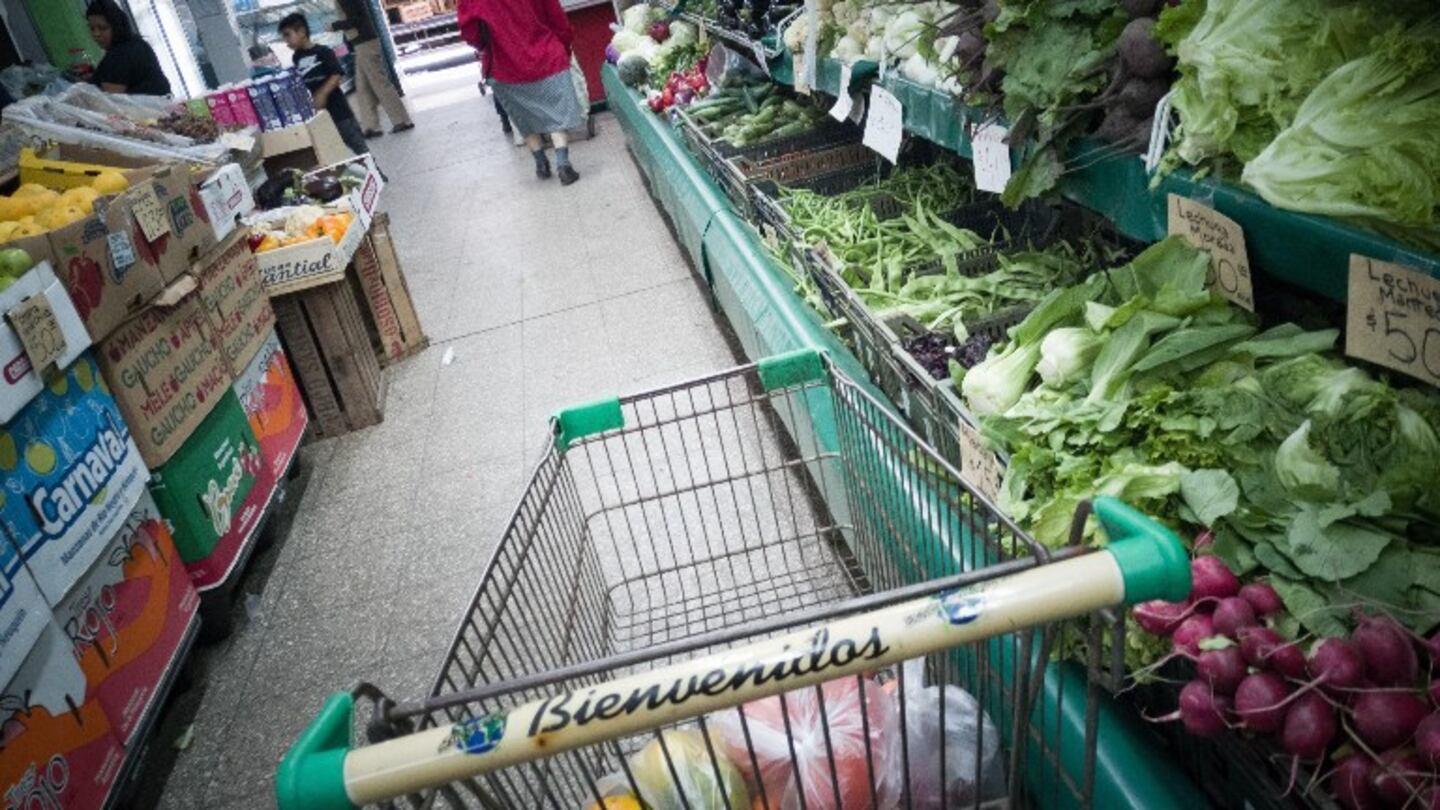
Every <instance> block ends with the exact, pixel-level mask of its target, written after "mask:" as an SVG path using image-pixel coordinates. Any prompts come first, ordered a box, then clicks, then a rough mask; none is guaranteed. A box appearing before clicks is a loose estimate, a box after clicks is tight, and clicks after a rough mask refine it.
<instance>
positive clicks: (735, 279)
mask: <svg viewBox="0 0 1440 810" xmlns="http://www.w3.org/2000/svg"><path fill="white" fill-rule="evenodd" d="M837 75H838V74H837ZM603 77H604V84H605V89H606V93H607V95H608V97H609V101H610V108H611V109H612V110H613V111H615V113H616V116H617V118H618V119H619V121H620V124H621V127H622V129H624V130H625V133H626V136H627V138H628V139H629V142H630V146H631V150H632V151H633V152H634V153H635V159H636V162H637V164H638V165H640V166H641V168H642V170H643V171H645V173H646V175H647V176H648V177H649V178H650V182H651V188H652V192H653V193H654V194H655V196H656V198H657V200H659V202H660V203H661V205H662V206H663V207H664V208H665V209H666V211H667V212H668V213H669V215H670V216H671V218H672V219H675V220H677V221H679V220H683V219H691V218H694V217H695V216H696V210H695V209H694V207H693V206H688V207H687V206H685V204H683V203H682V207H681V208H680V209H677V208H674V207H672V205H671V203H669V202H668V201H669V200H676V199H681V200H685V199H690V200H693V199H696V198H703V199H708V198H710V197H712V196H713V197H714V198H715V199H716V201H718V203H719V206H718V207H717V208H715V209H713V210H712V212H711V213H710V215H709V218H708V219H707V220H706V221H705V222H704V223H703V225H702V226H701V227H700V233H701V237H702V244H701V250H700V258H699V260H698V261H697V263H696V266H697V267H701V268H704V269H703V272H704V274H705V277H706V278H707V280H709V282H710V284H711V288H712V292H713V294H714V297H715V300H716V302H717V303H718V306H719V307H720V309H721V310H722V311H723V312H724V314H725V316H726V318H727V319H728V321H729V322H730V324H731V326H732V328H733V329H734V331H735V333H736V335H737V337H738V338H739V340H740V343H741V345H742V347H743V349H744V351H745V353H746V355H747V356H748V357H750V358H751V359H758V358H761V357H765V356H769V355H773V354H776V353H780V352H784V351H790V350H794V349H800V348H805V347H818V348H822V349H824V350H826V351H827V352H828V353H829V354H830V356H831V357H832V358H834V360H835V362H836V363H837V364H838V365H839V366H840V368H842V369H843V370H844V371H845V372H846V373H847V374H850V375H851V376H853V377H855V378H856V379H857V380H865V379H867V378H866V375H865V373H864V370H863V368H862V367H861V365H860V363H859V361H858V360H857V359H856V358H855V357H854V356H853V355H852V354H850V352H849V351H848V350H847V349H846V348H845V347H844V346H843V345H842V344H841V343H840V342H839V341H838V340H837V339H836V338H835V336H834V335H832V334H831V333H829V332H828V331H827V330H826V329H825V327H824V325H823V323H822V322H821V320H820V317H819V315H818V314H817V313H815V312H814V311H813V310H811V309H810V308H809V307H808V306H807V305H806V304H805V303H804V302H803V301H802V300H801V299H800V298H799V297H798V296H797V295H796V294H795V293H794V290H793V286H792V283H791V282H790V280H789V278H788V277H787V276H786V275H785V273H784V271H783V270H781V269H780V268H779V267H778V266H777V265H776V264H775V263H774V262H773V261H772V260H771V259H770V258H769V256H768V255H767V253H766V251H765V248H764V246H763V245H762V244H761V241H760V238H759V236H758V234H757V233H756V232H755V230H754V229H753V228H752V227H751V226H750V225H749V224H748V223H746V222H745V221H744V220H743V219H742V218H741V217H740V215H739V214H737V213H736V212H735V211H734V210H733V208H731V207H730V205H729V203H728V201H727V200H726V199H725V198H724V197H723V195H721V194H720V193H719V191H718V190H717V189H716V188H715V187H714V185H713V183H711V181H710V179H709V178H708V176H707V175H706V174H705V173H704V171H703V170H702V169H701V168H700V167H699V165H698V164H697V163H696V161H695V160H694V159H693V158H692V157H691V156H690V155H689V154H688V153H687V152H686V151H685V150H684V147H683V146H682V145H681V143H680V138H679V135H678V133H676V132H675V131H674V130H673V128H672V127H671V126H670V125H669V123H668V122H666V121H665V120H664V119H661V118H660V117H658V116H655V115H653V114H651V113H649V112H648V110H646V109H644V107H643V106H642V104H641V101H640V98H639V97H638V95H636V94H635V93H634V92H632V91H631V90H629V89H628V88H626V87H624V86H623V85H622V83H621V82H620V81H619V77H618V75H617V74H616V72H615V70H614V68H613V67H611V66H606V67H605V68H604V71H603ZM832 86H833V85H832ZM692 184H693V185H694V186H695V187H693V188H690V189H686V190H680V189H676V188H672V187H673V186H678V185H692ZM678 230H679V228H678V226H677V231H678ZM682 241H683V237H682ZM686 248H687V250H689V249H690V247H689V246H688V245H687V246H686ZM692 255H693V254H692ZM867 388H868V389H869V390H870V391H871V393H872V394H875V395H876V396H877V398H878V399H879V400H880V401H882V402H885V400H884V397H883V395H880V394H879V393H878V392H877V391H875V389H874V387H873V386H868V385H867ZM886 405H887V407H889V408H891V410H894V406H893V404H890V403H888V402H887V403H886ZM796 413H797V418H807V419H808V418H815V419H817V420H818V419H820V418H823V414H821V413H818V412H817V411H816V410H814V409H812V410H811V412H810V413H808V414H807V412H806V409H804V408H800V409H797V410H796ZM821 434H822V435H823V431H822V432H821ZM895 485H896V486H899V487H903V486H904V485H903V483H901V482H896V483H895ZM915 504H916V508H917V512H923V511H924V509H925V501H924V500H923V498H922V499H920V500H917V501H915ZM829 506H830V508H831V509H832V511H835V510H837V509H838V510H839V511H843V508H844V507H843V505H837V504H829ZM839 518H840V515H839V514H837V519H839ZM916 525H925V520H924V519H923V518H921V517H917V521H916ZM922 543H923V539H922V538H917V550H920V551H923V550H924V549H923V547H921V545H922ZM968 556H970V555H968V554H967V557H968ZM1090 689H1091V687H1090V686H1089V685H1087V683H1086V679H1085V673H1084V671H1083V669H1081V668H1080V667H1078V666H1076V665H1073V664H1052V665H1050V666H1049V667H1048V668H1047V669H1046V674H1045V683H1044V689H1043V690H1042V693H1041V694H1042V699H1041V703H1040V705H1038V706H1037V707H1036V717H1038V718H1042V719H1043V723H1044V725H1043V726H1042V727H1043V728H1046V729H1047V730H1051V729H1053V730H1056V731H1057V732H1058V736H1059V738H1060V740H1061V756H1062V759H1063V762H1064V767H1065V769H1066V771H1067V772H1068V774H1078V773H1080V772H1081V771H1082V762H1083V758H1084V751H1083V744H1082V742H1081V741H1082V740H1083V739H1084V731H1085V728H1086V724H1087V722H1088V721H1089V720H1090V718H1088V717H1087V716H1086V711H1085V707H1086V700H1085V697H1086V695H1087V694H1088V690H1090ZM1099 701H1100V702H1099V705H1098V712H1097V716H1096V718H1095V722H1096V723H1097V724H1098V725H1097V728H1098V735H1097V740H1098V744H1097V751H1096V766H1095V785H1094V794H1093V801H1092V804H1093V806H1096V807H1106V808H1124V807H1134V808H1155V809H1156V810H1162V809H1163V808H1177V810H1178V808H1189V807H1202V806H1204V804H1205V801H1204V798H1203V796H1202V794H1201V793H1200V792H1199V791H1198V790H1197V789H1196V788H1195V786H1194V785H1193V784H1192V783H1191V782H1190V781H1189V780H1188V779H1186V778H1185V777H1184V776H1183V774H1182V773H1181V771H1180V770H1179V768H1178V767H1177V766H1176V764H1175V763H1174V762H1173V761H1171V760H1170V759H1169V758H1168V757H1163V756H1161V757H1157V756H1156V755H1155V751H1156V750H1158V749H1159V745H1158V742H1157V741H1156V740H1154V738H1153V737H1152V735H1151V733H1150V732H1149V731H1147V730H1146V729H1145V728H1144V725H1143V723H1141V722H1140V721H1139V719H1138V718H1136V717H1135V716H1134V715H1133V714H1131V713H1130V712H1128V711H1127V710H1125V709H1124V708H1122V707H1120V706H1119V705H1118V704H1116V703H1114V702H1113V701H1112V700H1111V699H1110V698H1109V697H1106V696H1100V697H1099ZM1047 733H1048V731H1047ZM1071 743H1073V745H1072V744H1071ZM1028 750H1030V751H1032V752H1034V751H1035V750H1036V749H1035V748H1034V747H1033V746H1032V747H1031V748H1030V749H1028ZM1029 764H1030V766H1031V767H1030V768H1029V769H1028V770H1029V776H1030V779H1029V780H1028V781H1030V782H1031V783H1033V784H1034V794H1035V796H1036V797H1037V798H1039V799H1040V800H1041V801H1042V802H1045V804H1046V806H1047V807H1067V806H1071V805H1072V802H1071V799H1070V796H1069V794H1068V792H1067V791H1063V790H1057V789H1054V785H1055V784H1056V782H1055V779H1057V778H1058V777H1056V775H1055V774H1054V772H1053V766H1052V765H1051V764H1050V763H1049V762H1046V761H1044V760H1041V759H1040V758H1039V757H1038V756H1037V755H1035V754H1032V755H1031V757H1030V760H1029Z"/></svg>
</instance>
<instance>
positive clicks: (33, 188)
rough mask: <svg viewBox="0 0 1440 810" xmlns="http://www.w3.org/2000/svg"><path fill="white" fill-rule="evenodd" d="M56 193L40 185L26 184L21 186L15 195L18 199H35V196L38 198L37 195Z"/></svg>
mask: <svg viewBox="0 0 1440 810" xmlns="http://www.w3.org/2000/svg"><path fill="white" fill-rule="evenodd" d="M54 193H55V192H54V191H52V190H51V189H48V188H46V187H44V186H42V185H40V184H39V183H26V184H25V185H23V186H21V187H20V188H17V189H15V195H14V196H16V197H33V196H36V195H39V194H54Z"/></svg>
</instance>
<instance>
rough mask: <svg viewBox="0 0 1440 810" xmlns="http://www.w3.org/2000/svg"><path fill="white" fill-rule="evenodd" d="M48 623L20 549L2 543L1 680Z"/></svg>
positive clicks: (11, 672)
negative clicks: (21, 557)
mask: <svg viewBox="0 0 1440 810" xmlns="http://www.w3.org/2000/svg"><path fill="white" fill-rule="evenodd" d="M49 623H50V605H49V604H47V603H46V602H45V598H44V597H43V596H41V595H40V586H38V585H36V584H35V579H34V578H33V577H31V576H30V572H29V571H27V570H26V569H25V565H24V563H23V561H22V560H21V559H20V552H19V550H17V549H16V548H15V547H14V546H12V545H10V544H9V543H6V542H0V682H6V683H8V682H9V681H10V678H12V677H14V675H15V671H16V670H18V669H20V664H21V662H23V661H24V660H25V655H26V654H27V653H29V652H30V648H31V647H34V646H35V642H36V641H37V640H38V639H39V638H40V633H41V632H42V631H44V629H45V627H46V625H48V624H49ZM0 738H3V735H0Z"/></svg>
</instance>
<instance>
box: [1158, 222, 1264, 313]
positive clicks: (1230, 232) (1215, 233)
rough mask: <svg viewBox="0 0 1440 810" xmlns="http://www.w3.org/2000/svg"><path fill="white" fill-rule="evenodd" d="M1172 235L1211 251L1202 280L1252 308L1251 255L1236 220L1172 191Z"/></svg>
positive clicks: (1170, 230) (1170, 229)
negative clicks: (1246, 248) (1208, 271)
mask: <svg viewBox="0 0 1440 810" xmlns="http://www.w3.org/2000/svg"><path fill="white" fill-rule="evenodd" d="M1169 209H1170V228H1169V232H1170V235H1171V236H1175V235H1177V234H1178V235H1180V236H1183V237H1185V241H1187V242H1189V243H1190V244H1191V245H1194V246H1195V247H1197V248H1199V249H1201V250H1203V251H1205V252H1207V253H1209V254H1210V273H1209V275H1207V276H1206V277H1205V284H1206V286H1208V287H1209V288H1210V289H1212V290H1214V291H1215V292H1218V293H1220V294H1221V295H1223V296H1225V298H1226V300H1228V301H1230V302H1232V303H1234V304H1237V305H1239V306H1241V307H1244V308H1245V309H1247V310H1249V311H1251V312H1254V311H1255V288H1254V285H1253V284H1252V282H1251V279H1250V259H1249V257H1248V254H1247V253H1246V252H1245V231H1244V229H1242V228H1241V227H1240V224H1239V223H1237V222H1236V221H1235V220H1233V219H1231V218H1229V217H1227V216H1225V215H1224V214H1222V213H1220V212H1219V211H1216V210H1215V209H1214V208H1211V207H1210V206H1208V205H1205V204H1203V203H1198V202H1195V201H1194V200H1191V199H1187V198H1185V197H1181V196H1180V195H1179V194H1171V195H1170V197H1169Z"/></svg>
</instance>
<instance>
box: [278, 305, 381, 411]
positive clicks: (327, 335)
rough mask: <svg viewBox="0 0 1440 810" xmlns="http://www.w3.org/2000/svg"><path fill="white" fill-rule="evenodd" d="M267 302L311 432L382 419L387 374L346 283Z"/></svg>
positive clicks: (358, 307)
mask: <svg viewBox="0 0 1440 810" xmlns="http://www.w3.org/2000/svg"><path fill="white" fill-rule="evenodd" d="M270 303H271V304H272V305H273V306H274V308H275V321H276V328H277V330H278V331H279V333H280V340H281V342H282V343H284V344H285V351H286V353H287V354H288V355H289V356H290V363H291V364H292V365H293V366H294V367H295V376H296V378H297V379H298V381H299V383H300V391H301V393H302V394H303V395H304V397H305V404H306V405H307V406H308V407H309V409H310V418H311V424H312V428H311V429H312V430H313V432H314V434H315V435H316V436H317V437H323V438H329V437H331V436H338V435H340V434H342V433H349V432H350V431H352V430H359V429H360V428H364V427H369V426H370V425H374V424H377V423H379V422H380V421H381V420H382V419H384V418H385V375H384V373H383V372H381V371H380V364H379V363H378V362H377V361H376V358H375V350H374V349H373V348H372V346H371V344H370V333H369V330H368V328H367V327H366V325H365V319H364V316H363V315H361V314H360V304H359V302H357V301H356V300H355V291H354V290H353V289H352V288H351V286H350V284H349V283H347V282H346V281H344V280H341V281H337V282H335V283H333V284H325V285H322V286H319V287H311V288H309V289H305V290H301V291H299V292H296V293H291V294H290V295H282V296H279V297H277V298H272V299H271V300H270Z"/></svg>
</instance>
